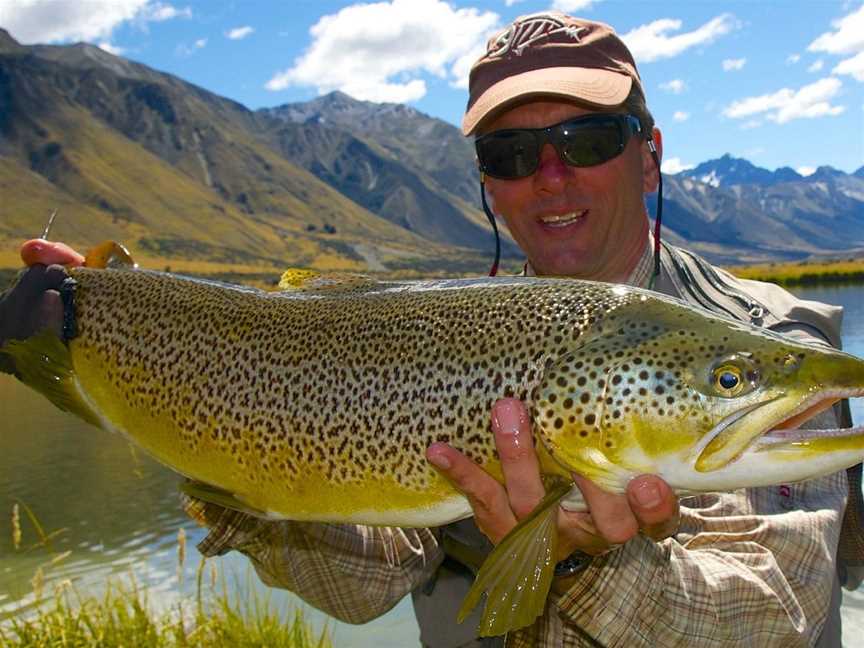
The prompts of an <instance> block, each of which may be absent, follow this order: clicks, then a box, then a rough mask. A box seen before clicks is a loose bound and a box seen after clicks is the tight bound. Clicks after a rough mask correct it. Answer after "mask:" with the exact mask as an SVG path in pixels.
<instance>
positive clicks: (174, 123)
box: [0, 30, 864, 279]
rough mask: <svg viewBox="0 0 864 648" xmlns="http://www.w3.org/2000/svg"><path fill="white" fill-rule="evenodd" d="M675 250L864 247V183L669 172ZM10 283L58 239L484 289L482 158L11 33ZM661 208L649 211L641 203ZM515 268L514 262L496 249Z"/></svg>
mask: <svg viewBox="0 0 864 648" xmlns="http://www.w3.org/2000/svg"><path fill="white" fill-rule="evenodd" d="M664 181H665V185H666V186H665V191H664V194H665V196H664V197H665V207H664V223H665V229H664V232H665V234H664V236H665V237H666V238H667V239H668V240H670V241H673V242H679V243H681V242H686V243H687V244H688V245H689V246H690V247H692V248H695V249H696V250H697V251H699V252H701V253H703V254H704V255H706V256H707V257H709V258H710V259H712V260H715V261H722V262H725V263H733V262H741V261H765V260H774V259H794V258H803V257H807V256H812V255H816V254H826V253H828V254H834V253H836V254H847V253H850V251H854V250H864V167H862V169H859V170H858V171H856V172H855V173H854V174H845V173H843V172H842V171H838V170H836V169H832V168H830V167H820V168H819V169H818V170H817V171H816V172H815V173H813V174H812V175H810V176H808V177H806V178H803V177H801V176H800V175H799V174H797V173H796V172H795V171H793V170H792V169H789V168H781V169H778V170H776V171H769V170H767V169H761V168H759V167H756V166H754V165H753V164H752V163H750V162H748V161H747V160H742V159H736V158H732V157H731V156H729V155H726V156H723V157H722V158H720V159H718V160H711V161H708V162H705V163H703V164H701V165H699V167H697V168H696V169H693V170H691V171H689V172H685V173H682V174H678V175H675V176H664ZM0 191H2V192H3V196H4V201H3V203H2V204H0V214H2V217H0V268H13V267H16V266H17V265H18V264H19V263H20V262H19V260H18V259H17V254H16V250H17V247H18V245H19V244H20V242H21V241H22V240H24V239H26V238H31V237H33V236H35V235H36V234H38V233H39V232H41V231H42V229H43V227H44V224H45V221H46V220H47V217H48V215H49V214H50V212H51V211H52V210H53V209H59V211H60V216H59V218H58V219H57V223H56V225H55V228H54V230H53V231H52V236H53V237H55V238H59V239H62V240H66V241H68V242H69V243H71V244H73V245H75V246H77V247H80V248H86V247H87V246H89V245H91V244H93V243H96V242H99V241H101V240H104V239H106V238H110V239H115V240H118V241H122V242H124V243H126V244H127V245H128V246H129V247H130V248H131V249H132V250H133V253H134V254H136V255H137V256H138V258H139V260H140V261H141V262H142V264H143V265H147V266H150V267H164V266H170V267H171V268H172V269H174V270H180V271H184V272H196V273H202V274H208V273H219V274H221V275H222V276H229V277H230V276H232V273H233V274H237V273H240V274H244V275H246V276H247V277H248V276H250V275H255V276H258V277H262V278H264V277H266V278H268V279H272V278H274V277H276V276H277V275H278V273H279V272H280V271H281V270H284V269H285V268H286V267H291V266H306V267H316V268H320V269H334V270H349V271H356V270H360V271H378V272H388V273H391V274H402V275H404V274H415V275H417V274H422V275H428V274H435V273H442V272H448V273H460V272H461V273H475V274H476V273H483V272H485V270H486V268H488V263H489V261H490V260H491V254H492V236H491V232H490V230H489V225H488V223H487V222H486V219H485V216H484V215H483V213H482V211H481V210H480V209H479V205H478V203H479V197H478V193H479V186H478V177H477V170H476V166H475V160H474V152H473V149H472V146H471V142H470V141H468V140H466V139H465V138H463V137H462V136H461V134H460V133H459V131H458V129H456V128H455V127H454V126H452V125H450V124H447V123H445V122H443V121H441V120H438V119H434V118H432V117H429V116H427V115H424V114H423V113H421V112H419V111H417V110H415V109H413V108H410V107H407V106H403V105H399V104H376V103H371V102H365V101H357V100H355V99H352V98H351V97H348V96H347V95H344V94H342V93H339V92H334V93H331V94H328V95H325V96H322V97H318V98H316V99H314V100H312V101H308V102H303V103H294V104H285V105H282V106H276V107H273V108H267V109H262V110H257V111H251V110H249V109H247V108H246V107H244V106H242V105H241V104H239V103H237V102H234V101H231V100H229V99H226V98H224V97H220V96H218V95H215V94H213V93H211V92H209V91H207V90H206V89H204V88H200V87H198V86H195V85H193V84H190V83H187V82H185V81H183V80H182V79H179V78H177V77H175V76H172V75H170V74H165V73H162V72H159V71H156V70H153V69H152V68H149V67H147V66H145V65H142V64H140V63H136V62H134V61H131V60H128V59H125V58H122V57H118V56H115V55H113V54H110V53H108V52H105V51H103V50H101V49H99V48H96V47H94V46H92V45H87V44H80V43H79V44H76V45H70V46H43V45H38V46H22V45H20V44H18V43H17V42H15V41H14V39H12V38H11V37H10V36H9V34H8V33H6V32H3V31H2V30H0ZM648 205H649V208H650V209H652V210H653V200H649V201H648ZM503 248H504V253H505V258H508V255H509V259H508V260H507V262H506V265H505V267H517V266H518V265H519V261H518V259H519V258H520V256H521V255H520V253H519V251H518V249H517V248H516V246H515V244H514V243H513V242H512V239H510V238H509V236H508V235H507V234H506V232H505V233H504V240H503Z"/></svg>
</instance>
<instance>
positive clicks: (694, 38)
mask: <svg viewBox="0 0 864 648" xmlns="http://www.w3.org/2000/svg"><path fill="white" fill-rule="evenodd" d="M737 27H738V21H737V20H736V19H735V17H734V16H733V15H732V14H722V15H720V16H717V17H716V18H712V19H711V20H709V21H708V22H707V23H705V24H704V25H702V26H701V27H699V28H698V29H695V30H694V31H691V32H686V33H683V34H678V35H676V36H669V35H668V32H670V31H678V30H679V29H681V21H680V20H675V19H673V18H662V19H660V20H655V21H654V22H652V23H648V24H647V25H642V26H641V27H637V28H636V29H633V30H632V31H629V32H627V33H626V34H624V35H623V36H621V38H622V39H623V40H624V42H625V43H627V47H629V48H630V51H631V52H632V54H633V57H634V58H635V59H636V61H637V62H639V63H650V62H651V61H656V60H658V59H663V58H671V57H673V56H678V55H679V54H681V53H682V52H683V51H685V50H687V49H690V48H691V47H695V46H697V45H707V44H708V43H710V42H712V41H714V40H715V39H717V38H718V37H720V36H723V35H724V34H728V33H729V32H731V31H732V30H733V29H736V28H737Z"/></svg>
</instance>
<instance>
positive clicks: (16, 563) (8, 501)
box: [0, 375, 418, 648]
mask: <svg viewBox="0 0 864 648" xmlns="http://www.w3.org/2000/svg"><path fill="white" fill-rule="evenodd" d="M179 482H180V478H179V477H178V476H177V475H176V474H175V473H173V472H171V471H169V470H168V469H167V468H164V467H163V466H161V465H159V464H157V463H156V462H154V461H153V460H151V459H150V458H149V457H147V456H146V455H144V454H143V453H141V452H140V451H135V450H134V449H133V447H132V446H131V445H130V444H129V443H128V442H126V441H125V440H124V439H123V438H122V437H120V436H118V435H114V434H109V433H107V432H104V431H102V430H99V429H96V428H93V427H90V426H88V425H86V424H84V423H82V422H81V421H79V420H78V419H76V418H73V417H71V416H69V415H67V414H64V413H63V412H60V411H59V410H57V409H56V408H55V407H54V406H53V405H51V404H50V403H48V402H47V401H46V400H45V399H44V398H42V397H41V396H39V395H38V394H36V393H35V392H33V391H31V390H29V389H27V388H26V387H24V386H23V385H21V384H20V383H18V381H16V380H14V379H12V378H10V377H8V376H5V375H0V622H2V620H3V619H5V618H8V617H9V616H10V615H12V614H15V613H18V612H20V611H22V610H28V609H32V607H33V604H34V595H33V585H32V582H31V581H32V579H33V577H34V575H35V573H36V571H37V569H38V568H40V567H41V568H42V570H43V572H44V574H45V585H44V595H45V596H50V595H51V594H52V592H53V587H54V585H55V584H57V583H60V582H62V581H63V580H65V579H70V580H72V582H73V583H74V584H75V585H76V587H77V588H78V589H79V590H81V591H92V592H96V593H98V592H100V591H102V588H103V587H104V584H105V582H106V578H108V577H111V578H112V579H114V580H116V581H117V582H118V583H119V582H125V583H128V582H129V575H130V573H134V577H135V581H136V582H137V583H138V584H139V585H140V586H142V587H146V588H147V589H148V592H149V596H150V601H151V603H152V604H153V605H154V607H155V608H157V609H166V610H167V609H169V608H171V607H172V606H173V605H174V603H175V602H176V601H177V600H178V599H179V598H180V597H181V596H182V595H191V594H193V593H194V588H195V570H196V569H197V567H198V564H199V562H200V560H201V556H200V554H198V552H197V551H195V549H194V545H195V544H197V543H198V542H199V541H200V540H201V539H202V538H203V535H204V531H203V530H202V529H199V528H198V527H197V526H196V525H195V524H193V523H192V522H191V521H189V519H188V518H187V517H186V516H185V514H184V513H183V512H182V511H181V509H180V507H179V499H178V490H177V485H178V484H179ZM15 502H22V503H23V504H26V505H27V506H28V507H29V508H30V509H31V510H32V511H33V513H34V515H35V516H36V517H37V518H38V521H39V524H40V525H42V527H43V528H44V532H45V533H46V534H51V533H52V532H58V531H59V533H57V535H55V536H54V537H53V538H52V539H51V541H50V547H44V546H39V547H33V545H34V544H36V543H37V542H38V540H39V535H38V534H37V532H36V531H35V529H34V527H33V525H32V524H31V522H30V520H29V519H28V516H27V514H26V512H25V511H24V510H23V508H22V509H21V512H20V517H21V527H22V531H23V542H22V547H21V548H20V549H19V550H18V551H15V549H14V547H13V542H12V522H11V512H12V507H13V505H14V503H15ZM181 527H182V528H184V529H185V532H186V534H187V550H186V561H185V571H184V577H183V583H182V584H181V583H180V582H179V578H178V573H177V533H178V530H179V529H180V528H181ZM67 551H69V552H70V553H69V555H68V557H66V558H64V559H62V560H61V561H60V562H58V563H56V564H51V560H52V558H54V557H56V556H58V555H61V554H62V553H64V552H67ZM215 562H216V563H217V564H218V566H219V571H220V573H221V574H222V575H223V576H225V577H226V582H227V583H228V585H229V587H230V588H231V589H233V590H235V591H237V592H238V593H239V595H240V596H242V595H243V594H242V592H243V591H244V590H245V588H246V587H250V586H251V587H254V588H256V589H257V590H259V592H260V593H265V592H266V595H267V596H270V600H271V601H272V602H273V603H274V604H275V605H276V606H277V607H278V608H280V609H286V610H287V609H288V608H289V606H292V605H300V606H302V607H304V611H306V612H307V614H306V616H307V618H308V619H310V620H311V621H312V622H313V624H315V625H317V626H319V627H323V626H324V624H325V623H326V624H327V627H328V628H329V630H330V633H331V636H333V638H334V640H335V645H337V646H338V645H352V646H386V647H391V648H397V647H400V648H401V647H402V646H406V645H412V644H417V641H418V640H417V636H418V632H417V628H416V624H415V622H414V617H413V613H412V610H411V603H410V600H408V599H406V600H405V601H403V602H402V603H401V604H400V605H399V606H397V607H396V608H395V609H394V610H392V611H391V612H390V613H389V614H387V615H385V616H384V617H382V618H380V619H377V620H376V621H374V622H372V623H370V624H367V625H365V626H359V627H358V626H351V625H347V624H342V623H338V622H334V621H333V620H332V619H330V618H329V617H326V615H324V614H321V613H318V612H317V611H315V610H311V609H309V608H307V607H306V606H305V605H304V604H303V603H302V601H300V600H299V599H298V598H296V597H294V596H293V595H291V594H290V593H288V592H280V591H275V590H273V591H269V590H267V589H266V588H265V587H264V586H262V585H260V583H259V582H258V581H257V578H255V577H254V576H250V574H249V572H250V569H249V566H248V561H247V560H246V559H245V558H243V557H242V556H239V555H236V554H231V555H228V556H225V557H222V558H218V559H215Z"/></svg>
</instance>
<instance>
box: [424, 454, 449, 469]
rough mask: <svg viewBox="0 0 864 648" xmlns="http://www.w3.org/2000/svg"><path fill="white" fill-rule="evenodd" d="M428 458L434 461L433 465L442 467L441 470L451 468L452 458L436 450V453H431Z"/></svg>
mask: <svg viewBox="0 0 864 648" xmlns="http://www.w3.org/2000/svg"><path fill="white" fill-rule="evenodd" d="M428 459H429V461H430V462H432V465H433V466H435V467H437V468H440V469H441V470H447V469H448V468H450V460H449V459H448V458H447V457H445V456H444V455H443V454H438V453H437V452H436V453H435V454H430V455H429V456H428Z"/></svg>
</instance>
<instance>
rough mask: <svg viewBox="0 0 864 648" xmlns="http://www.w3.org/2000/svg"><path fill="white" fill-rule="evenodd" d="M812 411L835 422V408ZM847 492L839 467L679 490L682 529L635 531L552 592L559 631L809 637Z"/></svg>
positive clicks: (665, 642) (701, 641) (735, 638)
mask: <svg viewBox="0 0 864 648" xmlns="http://www.w3.org/2000/svg"><path fill="white" fill-rule="evenodd" d="M817 419H819V421H818V422H817V421H814V423H815V424H816V425H817V427H822V424H824V425H825V426H826V427H830V426H832V425H835V424H836V423H834V421H833V419H834V416H833V414H832V413H831V412H826V413H825V414H823V415H821V416H820V417H817ZM846 495H847V484H846V474H845V472H843V471H841V472H838V473H835V474H833V475H829V476H827V477H823V478H820V479H815V480H811V481H807V482H803V483H800V484H795V485H782V486H775V487H765V488H754V489H747V490H740V491H736V492H734V493H723V494H713V493H712V494H704V495H700V496H697V497H691V498H686V499H683V500H682V503H681V526H680V528H679V532H678V533H677V534H676V536H675V537H673V538H669V539H667V540H665V541H664V542H661V543H654V542H652V541H651V540H649V539H647V538H645V537H644V536H638V537H637V538H635V539H633V540H631V541H630V542H628V543H627V544H625V545H624V546H623V547H622V548H621V549H619V550H617V551H615V552H613V553H610V554H607V555H606V556H603V557H601V558H599V559H595V560H594V561H593V562H592V564H591V566H589V568H588V569H586V570H585V571H584V572H582V574H580V577H579V578H578V580H577V582H576V583H575V584H574V585H573V586H572V587H571V589H570V590H569V591H568V592H566V593H565V594H564V595H563V596H562V597H561V598H560V599H559V600H558V601H557V606H558V609H559V610H560V613H561V616H562V618H563V620H564V627H563V628H562V631H563V633H564V636H565V637H566V636H567V635H568V634H569V635H570V636H572V637H574V638H576V637H584V635H586V634H587V635H589V636H591V637H593V638H594V639H596V640H597V641H599V642H600V643H601V644H602V645H604V646H607V647H610V648H611V647H612V646H628V647H630V646H645V647H646V648H647V647H649V646H663V647H666V646H676V647H677V646H681V647H684V646H692V645H699V646H702V647H706V648H713V647H721V646H722V647H732V646H741V645H757V646H764V647H766V648H767V647H772V646H778V647H782V648H790V647H791V646H809V645H812V644H813V642H815V640H816V639H817V638H818V636H819V634H820V632H821V630H822V626H823V624H824V621H825V618H826V616H827V612H828V605H829V603H830V600H831V588H832V585H833V580H834V578H835V570H836V567H835V559H834V556H835V553H836V549H837V542H838V538H839V533H840V524H841V520H842V515H843V510H844V507H845V504H846ZM568 626H569V628H568ZM514 645H520V642H518V641H517V642H515V643H514ZM564 645H582V644H581V643H579V642H578V641H576V640H575V639H574V641H573V643H571V644H568V643H567V642H566V641H565V642H564Z"/></svg>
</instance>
